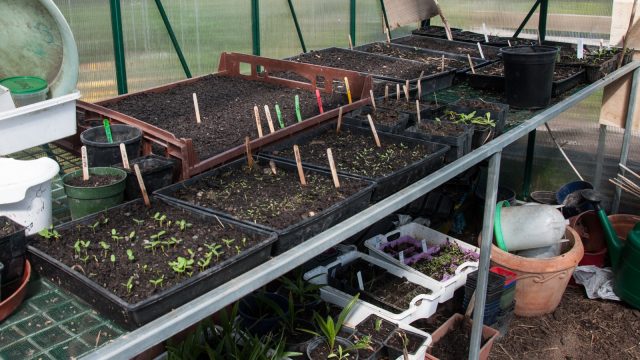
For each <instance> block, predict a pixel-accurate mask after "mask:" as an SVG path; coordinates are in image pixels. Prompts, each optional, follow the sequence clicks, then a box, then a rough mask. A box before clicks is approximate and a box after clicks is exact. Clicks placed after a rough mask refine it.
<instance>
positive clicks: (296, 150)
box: [293, 145, 307, 186]
mask: <svg viewBox="0 0 640 360" xmlns="http://www.w3.org/2000/svg"><path fill="white" fill-rule="evenodd" d="M293 154H294V156H295V158H296V167H297V168H298V176H299V177H300V184H302V186H306V185H307V179H306V178H305V177H304V169H302V160H301V159H300V148H299V147H298V145H293Z"/></svg>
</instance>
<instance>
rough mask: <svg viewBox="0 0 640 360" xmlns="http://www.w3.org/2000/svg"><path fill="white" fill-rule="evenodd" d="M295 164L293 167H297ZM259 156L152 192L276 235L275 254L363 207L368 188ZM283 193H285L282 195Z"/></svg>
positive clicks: (353, 180)
mask: <svg viewBox="0 0 640 360" xmlns="http://www.w3.org/2000/svg"><path fill="white" fill-rule="evenodd" d="M298 164H299V165H298ZM298 164H291V163H288V162H281V161H278V160H269V159H266V158H263V157H257V158H254V156H248V157H247V159H239V160H236V161H234V162H231V163H229V164H227V165H224V166H222V167H219V168H216V169H213V170H210V171H208V172H205V173H203V174H200V175H198V176H195V177H193V178H191V179H189V180H186V181H183V182H180V183H177V184H173V185H171V186H169V187H166V188H164V189H161V190H158V191H156V194H157V195H158V196H160V197H162V198H164V199H166V200H167V201H170V202H173V203H176V204H179V205H181V206H185V207H189V208H195V209H199V210H201V211H204V212H207V213H209V214H215V215H217V216H220V217H225V218H231V219H234V220H237V221H240V222H242V223H244V224H247V225H249V226H252V227H255V228H258V229H262V230H265V231H274V232H276V233H277V234H278V241H277V242H276V243H275V244H274V249H273V254H274V255H279V254H281V253H283V252H285V251H287V250H289V249H291V248H292V247H294V246H296V245H298V244H301V243H302V242H304V241H305V240H307V239H309V238H310V237H312V236H314V235H316V234H319V233H321V232H322V231H324V230H326V229H328V228H330V227H331V226H333V225H335V224H337V223H339V222H340V221H342V220H344V219H346V218H348V217H350V216H352V215H354V214H356V213H358V212H360V211H362V210H363V209H365V208H366V207H367V206H369V201H370V199H371V193H372V192H373V188H374V185H375V184H374V183H373V182H371V181H367V180H363V179H360V178H355V177H351V176H346V175H338V174H335V177H337V180H338V181H337V182H338V183H339V186H336V185H337V184H336V182H334V180H332V178H333V176H332V174H331V173H328V172H326V171H322V170H319V169H309V168H304V167H303V166H302V164H301V162H298ZM283 189H286V191H283Z"/></svg>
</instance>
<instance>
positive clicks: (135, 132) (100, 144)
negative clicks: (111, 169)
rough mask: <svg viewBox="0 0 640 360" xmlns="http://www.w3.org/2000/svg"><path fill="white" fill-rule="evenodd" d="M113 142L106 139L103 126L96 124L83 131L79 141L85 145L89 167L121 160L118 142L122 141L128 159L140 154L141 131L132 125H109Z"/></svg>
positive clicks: (107, 164)
mask: <svg viewBox="0 0 640 360" xmlns="http://www.w3.org/2000/svg"><path fill="white" fill-rule="evenodd" d="M111 136H112V138H113V142H112V143H110V142H108V141H107V135H106V133H105V131H104V127H102V126H96V127H92V128H90V129H87V130H85V131H83V132H82V133H81V134H80V141H82V144H83V145H84V146H86V147H87V160H88V161H89V166H90V167H99V166H105V167H106V166H111V165H113V164H117V163H120V162H122V156H121V155H120V143H124V145H125V148H126V149H127V156H128V157H129V159H135V158H137V157H138V156H139V155H140V145H141V143H142V131H140V129H138V128H137V127H134V126H129V125H120V124H115V125H111Z"/></svg>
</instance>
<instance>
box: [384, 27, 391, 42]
mask: <svg viewBox="0 0 640 360" xmlns="http://www.w3.org/2000/svg"><path fill="white" fill-rule="evenodd" d="M384 34H385V35H386V36H387V43H389V44H390V43H391V36H390V35H389V28H388V27H386V26H385V27H384Z"/></svg>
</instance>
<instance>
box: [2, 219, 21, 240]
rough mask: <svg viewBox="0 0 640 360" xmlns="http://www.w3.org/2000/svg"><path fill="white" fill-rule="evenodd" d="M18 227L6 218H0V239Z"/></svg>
mask: <svg viewBox="0 0 640 360" xmlns="http://www.w3.org/2000/svg"><path fill="white" fill-rule="evenodd" d="M19 229H20V227H19V226H18V225H17V224H16V223H14V222H13V221H11V220H9V219H7V218H0V239H1V238H3V237H5V236H7V235H11V234H13V233H15V232H16V231H18V230H19Z"/></svg>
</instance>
